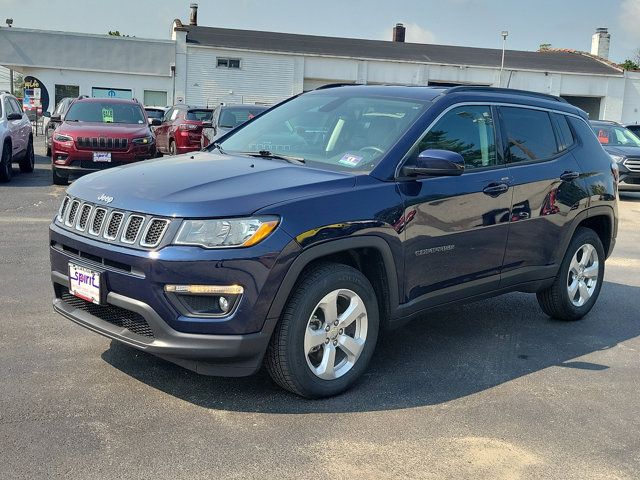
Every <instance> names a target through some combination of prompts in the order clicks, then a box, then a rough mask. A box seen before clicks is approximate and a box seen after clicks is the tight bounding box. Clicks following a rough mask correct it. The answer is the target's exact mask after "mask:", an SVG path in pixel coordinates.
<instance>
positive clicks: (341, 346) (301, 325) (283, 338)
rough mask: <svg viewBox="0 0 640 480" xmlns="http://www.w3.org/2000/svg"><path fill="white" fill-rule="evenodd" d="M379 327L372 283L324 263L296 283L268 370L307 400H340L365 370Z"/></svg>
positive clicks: (270, 353) (272, 344) (271, 350)
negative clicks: (335, 396)
mask: <svg viewBox="0 0 640 480" xmlns="http://www.w3.org/2000/svg"><path fill="white" fill-rule="evenodd" d="M378 326H379V316H378V303H377V300H376V296H375V292H374V290H373V287H372V286H371V284H370V283H369V280H367V278H366V277H365V276H364V275H363V274H362V273H361V272H359V271H358V270H356V269H354V268H352V267H349V266H347V265H340V264H335V263H325V264H320V265H318V266H316V267H313V268H312V269H310V270H307V271H306V272H305V273H304V277H303V278H301V279H300V280H299V281H298V283H297V285H296V287H295V290H294V291H293V294H292V296H291V298H290V299H289V301H288V303H287V305H286V307H285V310H284V313H283V315H282V318H281V319H280V322H279V323H278V325H277V327H276V330H275V332H274V334H273V336H272V338H271V342H270V344H269V348H268V350H267V357H266V366H267V370H268V371H269V373H270V374H271V377H272V378H273V380H274V381H275V382H276V383H277V384H279V385H280V386H281V387H283V388H285V389H287V390H289V391H291V392H293V393H296V394H298V395H301V396H303V397H307V398H322V397H329V396H332V395H336V394H338V393H341V392H343V391H344V390H346V389H348V388H349V387H350V386H351V385H352V384H353V383H354V382H355V381H356V380H357V379H358V378H359V377H360V376H361V375H362V373H363V372H364V371H365V369H366V368H367V365H368V363H369V360H370V359H371V357H372V355H373V351H374V349H375V346H376V341H377V338H378Z"/></svg>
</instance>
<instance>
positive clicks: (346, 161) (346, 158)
mask: <svg viewBox="0 0 640 480" xmlns="http://www.w3.org/2000/svg"><path fill="white" fill-rule="evenodd" d="M361 161H362V157H359V156H358V155H352V154H350V153H346V154H344V155H343V156H342V158H341V159H340V160H338V163H341V164H342V165H346V166H348V167H357V166H358V164H359V163H360V162H361Z"/></svg>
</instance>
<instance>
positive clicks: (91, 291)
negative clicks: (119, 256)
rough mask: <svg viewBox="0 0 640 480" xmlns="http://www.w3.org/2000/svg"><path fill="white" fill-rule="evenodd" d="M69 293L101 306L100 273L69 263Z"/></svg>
mask: <svg viewBox="0 0 640 480" xmlns="http://www.w3.org/2000/svg"><path fill="white" fill-rule="evenodd" d="M69 292H71V294H72V295H75V296H76V297H78V298H82V299H83V300H86V301H87V302H91V303H95V304H96V305H100V272H96V271H94V270H91V269H89V268H86V267H82V266H80V265H76V264H75V263H71V262H69Z"/></svg>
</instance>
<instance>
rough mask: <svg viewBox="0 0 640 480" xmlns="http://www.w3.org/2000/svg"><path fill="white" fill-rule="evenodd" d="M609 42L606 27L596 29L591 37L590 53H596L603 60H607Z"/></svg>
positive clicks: (609, 38) (609, 37)
mask: <svg viewBox="0 0 640 480" xmlns="http://www.w3.org/2000/svg"><path fill="white" fill-rule="evenodd" d="M610 44H611V34H610V33H609V30H607V29H606V28H598V29H596V33H594V34H593V37H591V55H596V56H598V57H600V58H604V59H605V60H609V46H610Z"/></svg>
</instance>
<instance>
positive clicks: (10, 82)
mask: <svg viewBox="0 0 640 480" xmlns="http://www.w3.org/2000/svg"><path fill="white" fill-rule="evenodd" d="M4 22H5V23H6V24H7V26H8V27H9V28H11V25H13V18H7V19H6V20H5V21H4ZM9 92H10V93H11V95H13V69H11V68H10V69H9Z"/></svg>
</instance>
